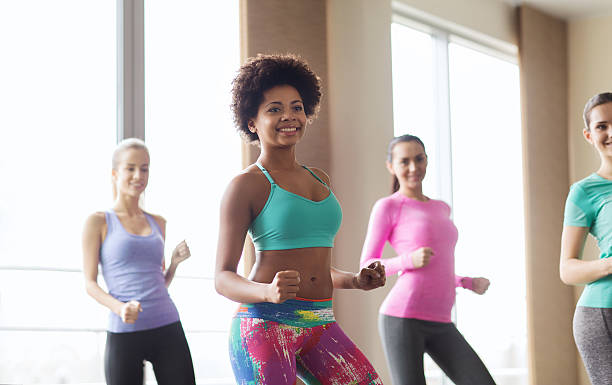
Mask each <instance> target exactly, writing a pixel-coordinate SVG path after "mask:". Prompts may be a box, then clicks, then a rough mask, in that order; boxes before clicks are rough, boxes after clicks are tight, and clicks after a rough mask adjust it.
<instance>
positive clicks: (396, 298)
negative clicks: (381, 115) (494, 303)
mask: <svg viewBox="0 0 612 385" xmlns="http://www.w3.org/2000/svg"><path fill="white" fill-rule="evenodd" d="M387 169H388V170H389V172H390V173H391V175H393V180H394V181H393V194H392V195H390V196H388V197H385V198H382V199H380V200H378V201H377V202H376V204H375V205H374V208H373V209H372V214H371V216H370V224H369V226H368V234H367V236H366V240H365V243H364V246H363V252H362V254H361V266H367V265H369V264H370V263H372V262H373V261H378V260H380V261H381V262H382V264H383V265H384V266H385V270H386V273H387V275H389V276H391V275H393V274H398V273H399V275H400V276H399V277H398V279H397V282H396V284H395V286H394V287H393V288H392V289H391V292H390V293H389V295H388V296H387V298H386V299H385V301H384V302H383V304H382V306H381V308H380V318H379V327H380V333H381V337H382V341H383V347H384V350H385V355H386V357H387V362H388V363H389V368H390V370H391V376H392V378H393V383H394V385H399V384H410V385H417V384H418V385H421V384H423V385H424V384H425V374H424V370H423V354H424V353H427V354H429V355H430V357H431V358H433V360H434V361H435V362H436V363H437V364H438V366H439V367H440V368H441V369H442V370H443V371H444V372H445V373H446V375H447V376H448V377H449V378H450V379H451V380H452V381H453V382H454V383H455V384H456V385H481V384H487V385H489V384H495V382H494V381H493V378H492V377H491V375H490V374H489V372H488V370H487V368H486V367H485V366H484V364H483V363H482V361H481V360H480V358H479V357H478V355H477V354H476V352H474V350H473V349H472V348H471V347H470V345H469V344H468V343H467V341H466V340H465V338H464V337H463V336H462V335H461V333H459V331H458V330H457V328H456V327H455V325H454V324H453V323H452V322H451V309H452V307H453V304H454V302H455V288H456V287H459V286H461V287H463V288H466V289H469V290H472V291H474V292H475V293H478V294H483V293H484V292H485V291H486V290H487V288H488V287H489V280H487V279H486V278H469V277H461V276H458V275H455V255H454V250H455V243H456V242H457V229H456V227H455V225H454V224H453V222H452V221H451V219H450V207H449V206H448V205H447V204H446V203H444V202H442V201H439V200H435V199H429V198H428V197H426V196H425V195H423V185H422V182H423V178H424V177H425V172H426V170H427V154H426V153H425V146H424V144H423V142H422V141H421V140H420V139H419V138H418V137H416V136H413V135H403V136H399V137H397V138H395V139H393V141H392V142H391V143H390V144H389V152H388V155H387ZM387 241H389V243H390V244H391V246H393V248H394V249H395V251H396V252H397V253H398V254H399V255H398V256H396V257H394V258H385V259H382V260H381V254H382V250H383V247H384V245H385V242H387Z"/></svg>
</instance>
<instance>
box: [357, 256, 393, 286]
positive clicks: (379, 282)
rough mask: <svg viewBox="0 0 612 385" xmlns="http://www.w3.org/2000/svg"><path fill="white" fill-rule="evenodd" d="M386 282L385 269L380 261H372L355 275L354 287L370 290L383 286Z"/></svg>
mask: <svg viewBox="0 0 612 385" xmlns="http://www.w3.org/2000/svg"><path fill="white" fill-rule="evenodd" d="M386 282H387V276H386V274H385V267H384V266H383V265H382V263H380V261H374V262H372V263H370V264H369V265H368V267H364V268H363V269H361V270H360V271H359V273H357V274H355V278H354V285H355V287H356V288H357V289H362V290H372V289H376V288H377V287H380V286H384V285H385V283H386Z"/></svg>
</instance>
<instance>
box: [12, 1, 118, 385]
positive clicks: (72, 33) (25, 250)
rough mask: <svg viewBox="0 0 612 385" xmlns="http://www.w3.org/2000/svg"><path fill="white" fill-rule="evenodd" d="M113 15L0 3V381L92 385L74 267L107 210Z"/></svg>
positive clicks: (71, 6)
mask: <svg viewBox="0 0 612 385" xmlns="http://www.w3.org/2000/svg"><path fill="white" fill-rule="evenodd" d="M116 14H117V11H116V2H115V1H93V0H55V1H47V0H28V1H3V2H0V51H1V52H2V56H3V59H2V60H0V84H1V86H0V105H1V106H2V113H0V129H1V131H2V140H0V175H2V183H0V256H2V257H1V258H0V341H1V342H0V383H4V384H16V383H20V384H21V383H28V384H38V383H75V382H95V381H100V380H101V379H102V366H101V365H100V362H101V361H100V360H101V359H102V356H101V354H102V351H103V349H102V348H103V339H102V338H103V336H102V335H101V334H99V333H95V332H92V331H91V330H93V329H96V328H103V327H104V325H105V321H106V312H105V311H104V310H103V309H102V308H101V307H100V306H99V305H97V304H95V303H94V301H93V300H92V299H91V298H89V297H88V296H87V295H86V294H85V290H84V285H83V275H82V273H81V272H80V271H79V269H80V268H81V260H82V258H81V231H82V228H83V223H84V221H85V218H86V217H87V216H88V215H89V214H91V213H92V212H94V211H96V210H103V209H105V208H107V207H108V206H109V205H110V203H111V202H112V195H111V183H110V182H111V178H110V173H111V152H112V149H113V147H114V145H115V143H116V140H117V138H116V121H117V113H116V111H117V97H116V95H117V86H116V84H117V75H116V68H117V56H116V52H117V38H116ZM75 15H78V17H77V16H75ZM28 269H30V270H28Z"/></svg>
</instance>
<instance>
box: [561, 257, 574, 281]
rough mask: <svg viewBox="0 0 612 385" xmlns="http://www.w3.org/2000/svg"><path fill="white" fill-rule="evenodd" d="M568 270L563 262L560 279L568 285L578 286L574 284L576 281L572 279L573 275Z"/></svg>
mask: <svg viewBox="0 0 612 385" xmlns="http://www.w3.org/2000/svg"><path fill="white" fill-rule="evenodd" d="M568 270H569V268H568V266H567V265H566V264H565V263H563V262H561V264H560V265H559V278H560V279H561V282H563V283H564V284H566V285H574V284H576V282H574V280H573V279H572V275H571V273H570V272H569V271H568Z"/></svg>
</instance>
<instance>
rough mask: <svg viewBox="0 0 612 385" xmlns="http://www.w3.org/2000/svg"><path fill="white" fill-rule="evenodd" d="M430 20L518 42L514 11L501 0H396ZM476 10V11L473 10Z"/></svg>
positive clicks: (494, 37) (452, 27)
mask: <svg viewBox="0 0 612 385" xmlns="http://www.w3.org/2000/svg"><path fill="white" fill-rule="evenodd" d="M385 2H386V1H385ZM397 4H399V5H400V6H401V5H403V6H407V7H409V8H412V9H414V10H415V11H416V14H417V16H418V14H421V15H422V16H423V17H424V18H426V19H427V20H430V21H431V22H434V23H435V22H436V21H440V22H441V23H443V24H444V25H445V27H446V28H447V29H451V30H456V32H462V31H466V32H467V33H468V34H471V35H476V36H475V37H478V36H477V35H481V37H485V38H486V37H488V38H493V39H496V40H498V41H501V42H505V43H509V44H515V45H516V44H517V42H518V37H517V34H516V23H517V18H516V11H515V9H514V8H513V7H512V6H511V5H510V4H507V3H504V2H502V1H501V0H499V1H496V0H397ZM474 10H478V12H474Z"/></svg>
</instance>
